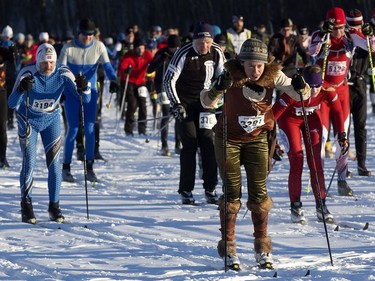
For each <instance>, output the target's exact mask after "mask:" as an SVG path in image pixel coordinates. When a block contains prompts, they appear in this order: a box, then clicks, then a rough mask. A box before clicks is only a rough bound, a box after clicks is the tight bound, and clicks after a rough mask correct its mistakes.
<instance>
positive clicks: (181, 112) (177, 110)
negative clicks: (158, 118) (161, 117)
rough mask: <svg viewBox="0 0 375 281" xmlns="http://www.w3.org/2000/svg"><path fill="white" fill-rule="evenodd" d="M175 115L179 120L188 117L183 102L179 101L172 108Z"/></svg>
mask: <svg viewBox="0 0 375 281" xmlns="http://www.w3.org/2000/svg"><path fill="white" fill-rule="evenodd" d="M172 114H173V117H174V118H175V119H177V120H179V121H182V120H184V119H185V118H186V110H185V107H183V106H182V104H180V103H177V104H175V105H174V106H173V108H172Z"/></svg>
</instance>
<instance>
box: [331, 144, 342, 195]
mask: <svg viewBox="0 0 375 281" xmlns="http://www.w3.org/2000/svg"><path fill="white" fill-rule="evenodd" d="M344 154H345V153H344V149H342V150H341V152H340V156H339V158H338V159H337V161H336V165H335V169H334V170H333V173H332V176H331V180H330V181H329V185H328V187H327V191H326V194H327V196H328V192H329V189H330V188H331V184H332V181H333V178H334V176H335V174H336V171H337V167H338V165H339V163H340V160H341V157H342V156H343V155H344Z"/></svg>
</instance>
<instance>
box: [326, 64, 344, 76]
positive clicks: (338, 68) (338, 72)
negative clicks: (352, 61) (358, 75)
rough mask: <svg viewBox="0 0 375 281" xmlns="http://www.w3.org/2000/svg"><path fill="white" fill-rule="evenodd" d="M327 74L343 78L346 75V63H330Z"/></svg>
mask: <svg viewBox="0 0 375 281" xmlns="http://www.w3.org/2000/svg"><path fill="white" fill-rule="evenodd" d="M327 74H328V75H330V76H342V75H345V74H346V61H329V62H328V65H327Z"/></svg>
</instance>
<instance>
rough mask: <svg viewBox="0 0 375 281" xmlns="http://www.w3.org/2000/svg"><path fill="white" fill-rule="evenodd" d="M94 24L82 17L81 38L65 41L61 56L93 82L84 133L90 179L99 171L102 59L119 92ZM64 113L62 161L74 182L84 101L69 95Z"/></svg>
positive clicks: (65, 177) (65, 175) (66, 174)
mask: <svg viewBox="0 0 375 281" xmlns="http://www.w3.org/2000/svg"><path fill="white" fill-rule="evenodd" d="M94 34H95V24H94V22H93V21H91V20H90V19H83V20H81V22H80V24H79V34H78V38H76V39H74V40H72V41H71V42H69V43H67V44H65V45H64V47H63V49H62V50H61V53H60V56H59V62H61V63H62V64H65V65H67V66H68V67H69V68H70V69H71V70H72V72H73V73H74V74H75V75H78V74H79V73H83V74H84V75H85V76H86V77H87V80H88V81H89V85H91V86H90V87H91V101H90V102H89V103H87V104H84V108H83V111H84V133H85V141H86V144H85V148H86V151H85V152H86V161H87V179H88V180H89V181H92V182H95V181H97V178H96V175H95V173H94V171H93V163H94V150H95V132H94V125H95V118H96V112H97V100H98V90H97V88H96V80H97V79H96V73H97V69H98V66H99V63H101V64H102V65H103V69H104V71H105V73H106V75H107V77H108V79H109V80H111V84H110V92H117V88H118V85H117V82H116V80H117V76H116V72H115V71H114V69H113V68H112V65H111V62H110V61H109V58H108V53H107V49H106V47H105V45H104V44H103V43H102V42H100V41H98V40H95V39H94ZM64 103H65V106H64V108H65V115H66V119H67V122H68V133H67V135H66V139H65V146H64V160H63V161H64V162H63V180H64V181H67V182H74V181H75V180H74V178H73V176H72V174H71V172H70V163H71V162H72V155H73V149H74V141H75V138H76V136H77V133H78V128H79V123H80V115H81V114H80V112H81V104H80V102H79V100H77V99H75V98H73V97H72V95H69V94H68V95H66V99H65V101H64Z"/></svg>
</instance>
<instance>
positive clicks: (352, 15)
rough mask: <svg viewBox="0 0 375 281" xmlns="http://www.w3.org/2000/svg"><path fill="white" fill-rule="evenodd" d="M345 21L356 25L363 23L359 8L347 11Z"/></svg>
mask: <svg viewBox="0 0 375 281" xmlns="http://www.w3.org/2000/svg"><path fill="white" fill-rule="evenodd" d="M346 21H347V23H348V25H349V26H356V25H362V24H363V16H362V13H361V11H360V10H358V9H352V10H350V11H349V14H348V15H347V16H346Z"/></svg>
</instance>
